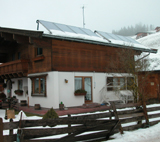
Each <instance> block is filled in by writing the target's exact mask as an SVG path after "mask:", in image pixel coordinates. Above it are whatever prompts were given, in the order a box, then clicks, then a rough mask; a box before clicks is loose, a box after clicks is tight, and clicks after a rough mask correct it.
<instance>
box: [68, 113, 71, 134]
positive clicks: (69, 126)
mask: <svg viewBox="0 0 160 142" xmlns="http://www.w3.org/2000/svg"><path fill="white" fill-rule="evenodd" d="M68 118H71V115H70V114H68ZM68 128H71V123H68ZM70 134H71V133H68V135H70Z"/></svg>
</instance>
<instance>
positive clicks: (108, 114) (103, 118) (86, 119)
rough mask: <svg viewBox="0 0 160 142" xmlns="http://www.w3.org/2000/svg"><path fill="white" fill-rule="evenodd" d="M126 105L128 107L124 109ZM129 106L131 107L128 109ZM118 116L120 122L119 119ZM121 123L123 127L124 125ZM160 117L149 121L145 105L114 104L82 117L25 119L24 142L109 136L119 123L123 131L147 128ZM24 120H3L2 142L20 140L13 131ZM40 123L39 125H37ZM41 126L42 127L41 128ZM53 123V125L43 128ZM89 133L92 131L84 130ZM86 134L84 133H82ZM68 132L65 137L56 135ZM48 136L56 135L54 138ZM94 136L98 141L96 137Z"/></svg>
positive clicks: (22, 128) (0, 132)
mask: <svg viewBox="0 0 160 142" xmlns="http://www.w3.org/2000/svg"><path fill="white" fill-rule="evenodd" d="M124 108H125V109H124ZM126 108H128V109H126ZM157 110H160V107H152V108H147V112H148V113H150V112H153V111H157ZM158 117H159V118H160V113H156V114H151V115H150V114H149V115H148V118H149V119H151V118H158ZM118 119H119V120H120V121H118ZM119 122H120V123H121V126H122V127H120V124H119ZM158 122H160V120H156V121H152V122H149V124H146V117H145V115H144V110H143V107H142V106H141V104H139V103H137V104H124V105H116V106H114V105H112V108H110V109H109V110H108V111H104V112H100V113H93V114H88V115H80V116H74V115H73V116H70V115H69V116H68V117H63V118H58V119H54V120H22V121H21V141H23V142H35V141H36V142H37V141H38V142H49V141H50V142H52V141H55V142H56V141H57V142H61V141H82V140H83V141H85V140H90V141H94V140H95V141H97V139H99V140H104V139H106V137H107V138H108V137H109V135H110V134H113V131H114V133H115V132H118V129H115V127H117V125H118V124H119V125H118V126H119V127H117V128H120V131H121V133H123V131H132V130H135V129H139V128H145V127H149V125H150V126H152V125H154V124H157V123H158ZM19 123H20V122H5V123H3V122H2V119H0V139H1V141H2V142H13V141H16V137H17V134H13V129H17V128H18V127H19ZM37 126H38V127H37ZM39 126H41V127H39ZM43 126H50V127H43ZM57 126H59V127H57ZM4 130H9V134H8V135H3V131H4ZM83 132H88V133H83ZM81 133H83V135H81ZM59 134H64V135H63V136H62V138H57V136H56V135H59ZM46 136H56V137H55V138H53V137H52V139H49V138H48V139H47V138H44V139H43V140H42V139H37V138H40V137H46ZM93 139H94V140H93Z"/></svg>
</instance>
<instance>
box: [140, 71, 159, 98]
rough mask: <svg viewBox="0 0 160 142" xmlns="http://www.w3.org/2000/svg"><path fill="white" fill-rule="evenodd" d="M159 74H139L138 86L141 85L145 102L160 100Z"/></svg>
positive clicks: (155, 72)
mask: <svg viewBox="0 0 160 142" xmlns="http://www.w3.org/2000/svg"><path fill="white" fill-rule="evenodd" d="M159 78H160V72H159V71H152V72H141V73H139V78H138V81H139V85H141V86H142V87H141V88H142V89H143V91H145V92H144V94H145V99H146V100H151V99H158V100H160V79H159Z"/></svg>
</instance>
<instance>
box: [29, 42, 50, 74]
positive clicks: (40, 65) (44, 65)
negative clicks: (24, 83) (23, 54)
mask: <svg viewBox="0 0 160 142" xmlns="http://www.w3.org/2000/svg"><path fill="white" fill-rule="evenodd" d="M41 47H42V46H41ZM36 48H37V47H36V46H34V45H29V49H28V52H29V58H30V64H29V69H28V73H40V72H47V71H51V70H52V65H51V54H52V53H51V44H50V47H47V48H45V45H43V54H42V55H39V56H36ZM39 57H43V58H39ZM38 58H39V59H38Z"/></svg>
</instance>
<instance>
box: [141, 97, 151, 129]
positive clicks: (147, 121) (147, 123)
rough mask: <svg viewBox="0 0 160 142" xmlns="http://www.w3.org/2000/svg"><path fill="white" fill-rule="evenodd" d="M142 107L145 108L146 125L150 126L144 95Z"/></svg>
mask: <svg viewBox="0 0 160 142" xmlns="http://www.w3.org/2000/svg"><path fill="white" fill-rule="evenodd" d="M142 106H143V113H144V117H145V119H146V125H147V126H149V119H148V114H147V108H146V101H145V98H144V95H142Z"/></svg>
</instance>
